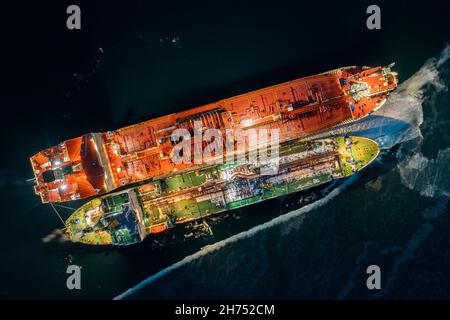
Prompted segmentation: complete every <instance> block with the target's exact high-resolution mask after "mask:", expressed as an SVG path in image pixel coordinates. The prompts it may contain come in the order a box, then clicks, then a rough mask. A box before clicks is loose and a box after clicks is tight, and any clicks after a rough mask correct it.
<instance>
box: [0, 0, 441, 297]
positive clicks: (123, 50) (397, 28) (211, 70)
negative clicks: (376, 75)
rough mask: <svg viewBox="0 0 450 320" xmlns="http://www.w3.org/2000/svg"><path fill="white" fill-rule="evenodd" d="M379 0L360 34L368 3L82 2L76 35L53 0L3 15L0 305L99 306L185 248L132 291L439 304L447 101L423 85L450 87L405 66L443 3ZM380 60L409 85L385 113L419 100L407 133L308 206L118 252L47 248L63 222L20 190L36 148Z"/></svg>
mask: <svg viewBox="0 0 450 320" xmlns="http://www.w3.org/2000/svg"><path fill="white" fill-rule="evenodd" d="M378 3H379V5H380V6H381V9H382V29H381V30H377V31H369V30H368V29H367V28H366V27H365V19H366V14H365V9H366V7H367V6H368V5H369V4H371V3H369V2H366V1H358V2H355V3H350V2H348V1H345V2H336V3H334V4H327V3H322V2H312V3H311V2H307V3H302V2H301V1H296V2H292V3H282V2H277V3H270V4H264V3H261V2H260V3H258V4H257V5H250V4H242V3H241V4H238V5H233V6H231V5H227V4H226V2H223V3H217V2H211V3H210V4H209V5H202V6H200V5H199V6H195V5H193V4H191V3H189V4H184V5H181V4H174V3H172V4H170V5H169V6H167V7H156V6H155V5H154V4H151V3H150V2H146V1H135V2H132V3H127V4H125V3H124V2H122V3H117V4H111V3H110V2H106V1H98V2H96V3H95V4H92V3H83V2H79V4H80V7H81V10H82V30H81V31H68V30H67V29H65V18H66V15H65V8H66V7H67V5H68V4H71V3H68V2H67V3H65V1H53V3H52V2H46V4H45V5H44V4H33V5H23V4H21V5H17V6H15V7H6V8H4V12H5V15H4V17H3V18H2V20H1V26H0V27H1V29H0V30H2V62H3V64H2V72H1V75H2V79H1V88H2V94H1V100H0V101H1V107H2V115H3V122H2V126H1V134H0V137H1V138H0V139H1V144H2V150H3V152H2V157H1V160H0V161H1V166H0V168H1V169H0V189H1V190H0V194H1V197H2V209H1V211H0V240H1V242H0V255H1V262H0V277H1V278H0V281H1V282H0V297H1V298H5V299H12V298H46V299H47V298H64V299H74V298H105V299H110V298H113V297H115V296H116V295H118V294H120V293H121V292H123V291H125V290H127V289H129V288H130V287H133V286H134V285H135V284H137V283H138V282H140V281H141V280H144V279H145V278H147V277H149V276H151V275H154V274H157V272H158V271H160V270H164V269H165V268H167V267H169V268H170V266H172V265H173V264H174V263H177V262H178V261H183V260H182V259H183V258H185V257H186V256H190V255H193V256H192V257H191V258H190V259H188V261H187V262H186V263H182V264H180V266H179V268H177V269H175V270H173V271H172V272H168V273H167V274H166V275H165V276H162V277H159V276H158V277H157V279H156V281H154V282H152V283H150V284H149V285H148V286H146V287H145V288H144V289H143V290H140V291H136V292H135V293H134V294H133V295H131V297H132V298H302V299H311V298H332V299H336V298H362V299H368V298H375V299H376V298H391V299H401V298H450V284H449V282H448V279H449V278H450V258H449V256H450V252H449V246H450V233H449V230H450V229H449V227H450V217H449V204H448V200H447V199H448V196H449V194H448V192H449V186H450V183H448V176H449V174H448V166H447V164H448V159H449V157H448V153H449V151H448V150H449V149H448V148H449V147H450V139H449V124H450V108H449V107H450V105H449V96H448V91H446V90H444V89H442V88H441V87H440V86H439V85H438V87H436V86H435V84H436V82H437V79H439V81H441V82H440V84H441V85H447V86H448V85H449V82H450V76H449V71H450V66H449V64H448V63H443V64H442V65H440V66H439V68H438V69H439V70H438V71H437V75H436V76H434V77H431V79H427V75H428V76H429V75H430V74H431V73H432V72H431V71H430V70H434V69H429V68H428V69H427V68H425V72H424V73H423V74H419V75H418V74H417V72H418V71H419V70H421V68H423V66H424V64H425V61H427V59H429V58H430V57H433V56H435V57H437V59H439V55H440V53H441V51H442V50H443V49H444V47H445V44H446V43H447V42H448V41H449V40H450V25H449V24H448V12H449V9H448V8H446V6H445V2H434V1H429V2H427V3H426V4H424V3H421V4H420V5H416V4H414V3H411V2H410V1H398V2H396V3H395V4H393V3H391V2H386V3H382V2H378ZM392 61H395V62H396V63H397V65H396V69H397V70H398V71H399V77H400V80H401V81H402V82H403V81H406V80H407V79H413V81H412V82H413V84H415V83H420V84H423V87H424V89H423V90H422V89H421V90H418V89H417V88H416V87H414V85H410V86H405V87H404V88H403V89H402V90H399V91H398V95H397V98H396V99H392V100H393V102H392V105H391V107H392V108H393V109H392V110H398V109H399V108H408V106H409V107H411V108H412V106H413V107H417V108H418V107H420V108H419V109H420V110H419V109H417V108H412V109H411V110H409V109H405V110H408V112H406V113H405V114H403V116H405V115H406V116H407V115H408V114H411V112H413V111H414V112H418V111H420V112H419V113H421V114H423V119H421V120H422V121H416V120H417V119H414V121H412V122H411V123H409V124H410V125H411V126H412V127H413V128H415V129H416V131H417V130H419V131H418V132H419V133H420V134H419V135H418V134H417V132H415V131H414V130H412V131H411V132H409V133H408V135H406V138H408V137H409V138H411V139H413V140H414V143H408V142H405V141H406V140H408V139H400V141H401V142H402V144H401V145H400V146H399V145H397V146H394V147H392V148H388V149H387V150H385V151H384V154H383V155H382V157H381V158H380V160H379V161H378V162H377V163H375V164H374V165H373V166H371V167H370V168H368V169H367V170H365V171H364V172H362V173H361V174H358V175H357V176H356V177H355V178H353V179H351V180H350V181H347V182H345V183H344V184H343V185H339V186H338V185H335V186H329V188H330V189H329V190H328V191H331V190H332V187H333V188H334V191H331V193H328V194H327V195H325V197H321V200H317V201H316V202H315V203H314V204H312V205H310V206H308V207H304V208H303V209H300V211H299V207H300V205H299V204H298V200H299V197H298V195H297V196H293V197H288V198H284V199H278V200H274V201H269V202H266V203H264V205H259V206H253V207H249V208H246V209H243V210H241V211H237V212H233V213H230V214H228V215H226V216H224V217H220V218H218V220H219V221H211V223H210V224H211V227H212V229H213V232H214V235H213V236H210V235H207V234H203V233H202V232H201V231H199V230H197V229H194V228H193V227H192V226H186V227H182V228H178V229H176V230H174V231H173V232H172V233H170V234H168V235H167V236H165V237H161V238H156V239H153V240H152V239H149V240H147V241H145V242H144V243H142V244H140V245H137V246H132V247H126V248H91V247H86V246H81V245H76V244H71V243H67V242H59V241H58V237H55V239H54V240H52V241H49V242H48V241H44V240H43V239H49V237H47V236H48V235H50V234H52V232H54V230H55V229H59V228H61V223H60V222H59V220H58V218H57V217H56V216H55V214H54V213H53V211H52V210H51V208H50V207H49V206H45V205H42V204H41V203H40V201H39V198H38V197H36V196H34V195H33V191H32V186H31V185H29V184H27V183H26V179H28V178H31V177H32V172H31V170H30V167H29V162H28V157H29V156H31V155H32V154H34V153H35V152H37V151H39V150H41V149H43V148H45V147H47V146H49V145H53V144H56V143H58V142H60V141H62V140H64V139H67V138H72V137H75V136H79V135H81V134H83V133H86V132H90V131H97V132H98V131H103V130H108V129H115V128H118V127H121V126H124V125H128V124H131V123H134V122H137V121H139V120H145V119H148V118H152V117H155V116H158V115H163V114H167V113H170V112H175V111H178V110H183V109H186V108H189V107H192V106H196V105H200V104H203V103H207V102H210V101H214V100H217V99H221V98H225V97H228V96H231V95H235V94H239V93H242V92H246V91H249V90H253V89H257V88H260V87H263V86H266V85H270V84H274V83H277V82H281V81H286V80H289V79H292V78H296V77H300V76H306V75H310V74H314V73H318V72H322V71H325V70H329V69H333V68H336V67H339V66H345V65H379V64H387V63H389V62H392ZM437 64H438V63H437V62H436V61H435V63H434V64H433V66H434V67H436V66H437ZM422 70H423V69H422ZM410 82H411V81H410ZM438 84H439V83H438ZM421 88H422V87H421ZM418 91H420V92H421V94H422V95H420V94H418V93H417V92H418ZM396 106H399V107H397V109H394V107H396ZM410 111H411V112H410ZM414 114H416V113H414ZM419 118H420V117H419ZM413 131H414V132H413ZM414 133H415V134H414ZM400 135H401V132H398V131H395V130H393V131H392V133H391V136H392V137H394V136H395V137H398V136H400ZM389 147H391V146H389ZM316 193H317V194H319V193H320V191H317V192H316ZM73 205H75V204H73ZM305 208H306V209H305ZM61 212H62V213H64V214H65V215H67V214H68V212H64V210H62V211H61ZM280 214H285V215H283V216H281V218H280ZM277 217H279V218H277ZM272 219H276V220H275V221H272V222H268V221H270V220H272ZM252 228H253V229H252ZM248 229H251V230H252V231H251V232H247V233H245V230H248ZM190 233H193V234H194V236H192V237H190V238H184V235H185V234H190ZM196 236H199V237H198V238H196ZM46 237H47V238H46ZM50 238H51V237H50ZM221 241H222V242H221ZM207 245H211V246H209V247H206V249H204V250H203V251H199V250H200V248H202V247H204V246H207ZM69 260H71V261H73V263H74V264H78V265H80V266H82V290H79V291H69V290H67V289H66V286H65V282H66V276H67V275H66V273H65V272H66V268H67V265H68V264H69V263H70V262H69ZM185 261H186V260H185ZM370 264H377V265H379V266H380V267H381V270H382V287H383V290H381V291H380V292H378V293H373V292H369V291H368V290H367V289H366V287H365V280H366V274H365V268H366V267H367V266H368V265H370ZM177 266H178V265H177ZM165 270H169V271H170V270H171V269H165Z"/></svg>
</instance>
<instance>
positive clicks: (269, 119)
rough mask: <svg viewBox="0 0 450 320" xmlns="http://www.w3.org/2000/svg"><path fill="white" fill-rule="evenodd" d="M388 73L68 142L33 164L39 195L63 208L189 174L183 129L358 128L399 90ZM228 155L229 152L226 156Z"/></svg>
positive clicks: (237, 100)
mask: <svg viewBox="0 0 450 320" xmlns="http://www.w3.org/2000/svg"><path fill="white" fill-rule="evenodd" d="M390 67H391V65H390V66H388V67H375V68H369V67H346V68H340V69H335V70H332V71H329V72H325V73H322V74H318V75H314V76H310V77H305V78H300V79H296V80H293V81H288V82H285V83H281V84H278V85H274V86H271V87H267V88H264V89H260V90H256V91H252V92H249V93H245V94H242V95H238V96H235V97H232V98H228V99H223V100H220V101H217V102H214V103H210V104H207V105H204V106H201V107H197V108H193V109H190V110H187V111H183V112H179V113H174V114H170V115H166V116H163V117H159V118H156V119H152V120H148V121H145V122H142V123H139V124H135V125H131V126H128V127H125V128H121V129H118V130H115V131H108V132H104V133H90V134H86V135H83V136H81V137H78V138H74V139H70V140H66V141H64V142H62V143H60V144H59V145H57V146H54V147H51V148H48V149H45V150H43V151H41V152H39V153H37V154H36V155H34V156H33V157H31V159H30V160H31V164H32V168H33V171H34V174H35V181H36V185H35V192H36V194H38V195H40V196H41V199H42V202H44V203H47V202H50V203H51V202H63V201H69V200H77V199H83V198H87V197H90V196H94V195H100V194H103V193H107V192H110V191H112V190H115V189H117V188H119V187H121V186H125V185H129V184H132V183H137V182H141V181H144V180H148V179H151V178H155V177H160V176H164V175H166V174H170V173H172V172H174V171H176V170H184V169H189V168H191V167H192V166H194V164H186V163H183V164H175V163H174V162H173V161H172V157H171V155H172V149H173V147H174V142H173V140H172V139H171V134H172V132H173V131H174V130H175V129H187V130H189V131H190V132H192V131H193V129H194V122H200V123H201V124H202V126H203V127H204V128H216V129H220V130H227V129H232V130H243V131H244V132H245V130H248V129H250V128H258V129H260V128H264V129H279V138H280V143H282V142H285V141H288V140H292V139H298V138H301V137H307V136H308V135H311V134H313V133H317V132H320V131H324V130H327V129H330V128H332V127H334V126H336V125H340V124H342V123H345V122H351V121H357V120H359V119H361V118H363V117H365V116H367V115H368V114H370V113H371V112H373V111H374V110H376V109H378V108H380V107H381V106H382V105H383V103H384V102H385V101H386V98H387V95H388V94H389V92H390V91H392V90H393V89H395V88H396V87H397V79H396V74H395V73H394V72H391V70H390ZM224 152H225V151H224Z"/></svg>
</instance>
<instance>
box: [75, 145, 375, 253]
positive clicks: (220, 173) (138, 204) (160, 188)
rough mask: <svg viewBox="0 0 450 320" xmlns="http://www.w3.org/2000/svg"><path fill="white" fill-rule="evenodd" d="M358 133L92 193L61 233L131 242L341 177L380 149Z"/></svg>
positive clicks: (102, 241)
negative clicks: (262, 158)
mask: <svg viewBox="0 0 450 320" xmlns="http://www.w3.org/2000/svg"><path fill="white" fill-rule="evenodd" d="M379 150H380V149H379V147H378V145H377V143H376V142H374V141H372V140H370V139H367V138H361V137H335V138H327V139H320V140H313V141H291V142H287V143H284V144H282V145H281V146H280V152H279V158H278V160H279V161H278V164H277V170H276V171H272V170H266V169H267V167H270V166H273V162H271V161H267V162H261V163H259V164H257V165H255V164H254V163H252V162H247V163H243V164H220V165H214V166H209V167H204V168H202V169H198V170H191V171H189V170H188V171H185V172H183V173H179V174H172V175H170V176H167V177H165V178H162V179H159V180H155V181H151V182H149V183H146V184H143V185H140V186H137V187H134V188H130V189H127V190H124V191H120V192H116V193H112V194H109V195H105V196H101V197H98V198H95V199H93V200H91V201H89V202H87V203H86V204H84V205H83V206H82V207H81V208H79V209H78V210H77V211H75V212H74V213H73V214H72V215H71V216H70V217H69V218H68V219H67V221H66V228H67V229H66V230H67V233H68V234H69V236H70V238H71V239H72V240H73V241H75V242H81V243H85V244H92V245H104V244H113V245H129V244H133V243H138V242H141V241H142V240H143V239H144V238H145V237H146V236H147V235H150V234H154V233H160V232H163V231H165V230H167V229H168V228H171V227H173V226H175V225H176V224H180V223H184V222H187V221H192V220H197V219H201V218H204V217H207V216H210V215H213V214H217V213H220V212H224V211H228V210H232V209H236V208H240V207H244V206H247V205H251V204H254V203H257V202H261V201H265V200H268V199H271V198H276V197H279V196H283V195H287V194H290V193H294V192H298V191H302V190H306V189H309V188H312V187H314V186H318V185H321V184H324V183H326V182H329V181H331V180H333V179H340V178H345V177H348V176H350V175H352V174H353V173H355V172H358V171H360V170H361V169H363V168H365V167H366V166H367V165H369V164H370V163H371V162H372V161H373V160H374V159H375V158H376V157H377V156H378V154H379Z"/></svg>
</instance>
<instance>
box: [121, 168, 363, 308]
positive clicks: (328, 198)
mask: <svg viewBox="0 0 450 320" xmlns="http://www.w3.org/2000/svg"><path fill="white" fill-rule="evenodd" d="M355 179H356V176H351V177H350V178H348V179H347V180H346V181H345V182H344V183H343V184H342V185H340V186H339V187H337V188H335V189H334V190H332V191H331V192H330V193H328V194H327V195H326V196H325V197H323V198H321V199H319V200H317V201H315V202H313V203H311V204H308V205H306V206H304V207H302V208H300V209H298V210H294V211H291V212H289V213H286V214H284V215H281V216H279V217H276V218H274V219H272V220H270V221H268V222H266V223H263V224H260V225H258V226H256V227H253V228H251V229H249V230H247V231H243V232H240V233H238V234H236V235H234V236H231V237H229V238H227V239H225V240H222V241H219V242H216V243H214V244H211V245H208V246H205V247H203V248H202V249H201V250H200V251H198V252H196V253H194V254H191V255H189V256H187V257H185V258H184V259H182V260H180V261H178V262H176V263H174V264H172V265H171V266H169V267H167V268H165V269H163V270H161V271H159V272H157V273H155V274H154V275H152V276H150V277H148V278H147V279H145V280H143V281H142V282H140V283H139V284H137V285H136V286H134V287H132V288H130V289H128V290H127V291H125V292H124V293H122V294H120V295H118V296H117V297H115V298H114V300H121V299H124V298H126V297H128V296H130V295H132V294H135V293H136V292H138V291H139V290H140V289H142V288H144V287H145V286H147V285H149V284H151V283H153V282H155V281H157V280H158V279H161V278H162V277H164V276H165V275H167V274H169V273H171V272H172V271H174V270H176V269H179V268H181V267H183V266H185V265H187V264H189V263H190V262H192V261H194V260H197V259H199V258H201V257H203V256H206V255H208V254H210V253H212V252H215V251H217V250H220V249H222V248H223V247H225V246H227V245H229V244H231V243H234V242H237V241H240V240H244V239H247V238H250V237H252V236H254V235H255V234H257V233H258V232H261V231H263V230H266V229H269V228H272V227H274V226H276V225H279V224H281V223H285V222H288V221H290V220H292V219H293V218H296V217H298V216H301V215H303V214H305V213H307V212H309V211H312V210H314V209H316V208H319V207H321V206H323V205H325V204H326V203H328V202H329V201H331V200H332V199H333V198H335V197H336V196H338V195H339V194H340V193H341V192H342V191H343V190H345V189H346V188H347V187H348V186H349V185H350V184H351V183H352V182H353V181H354V180H355Z"/></svg>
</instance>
